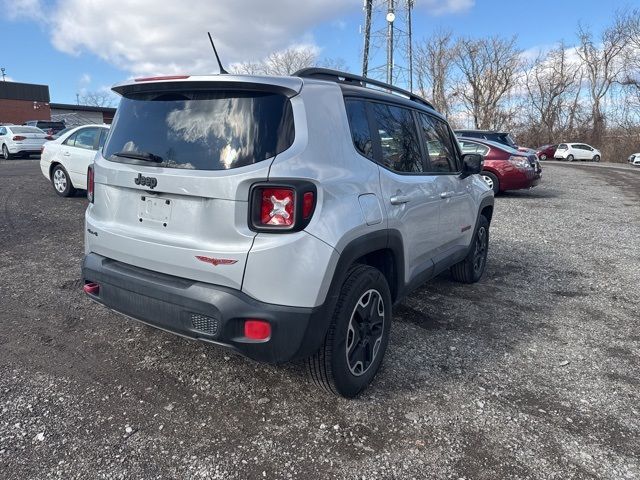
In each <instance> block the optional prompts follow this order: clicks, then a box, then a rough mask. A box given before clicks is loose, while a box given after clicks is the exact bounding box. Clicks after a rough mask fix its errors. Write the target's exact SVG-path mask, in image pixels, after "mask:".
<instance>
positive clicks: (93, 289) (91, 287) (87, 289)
mask: <svg viewBox="0 0 640 480" xmlns="http://www.w3.org/2000/svg"><path fill="white" fill-rule="evenodd" d="M82 290H84V293H88V294H89V295H98V293H99V292H100V285H98V284H97V283H93V282H91V283H87V284H85V286H84V287H82Z"/></svg>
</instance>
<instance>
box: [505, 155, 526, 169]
mask: <svg viewBox="0 0 640 480" xmlns="http://www.w3.org/2000/svg"><path fill="white" fill-rule="evenodd" d="M509 163H511V164H512V165H513V166H514V167H516V168H519V169H520V170H526V169H528V168H531V164H529V159H528V158H527V157H521V156H519V155H512V156H511V157H509Z"/></svg>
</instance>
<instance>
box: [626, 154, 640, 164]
mask: <svg viewBox="0 0 640 480" xmlns="http://www.w3.org/2000/svg"><path fill="white" fill-rule="evenodd" d="M629 163H630V164H631V165H638V166H640V153H634V154H633V155H631V156H630V157H629Z"/></svg>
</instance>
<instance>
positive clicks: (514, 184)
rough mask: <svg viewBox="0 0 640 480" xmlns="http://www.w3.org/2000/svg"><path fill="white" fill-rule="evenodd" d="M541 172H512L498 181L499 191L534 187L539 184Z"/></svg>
mask: <svg viewBox="0 0 640 480" xmlns="http://www.w3.org/2000/svg"><path fill="white" fill-rule="evenodd" d="M541 178H542V172H539V173H534V172H533V171H529V170H528V171H526V172H523V171H520V170H514V171H511V172H509V173H508V174H506V175H504V176H503V177H502V178H499V180H500V190H503V191H504V190H520V189H523V188H531V187H535V186H536V185H538V184H539V183H540V180H541Z"/></svg>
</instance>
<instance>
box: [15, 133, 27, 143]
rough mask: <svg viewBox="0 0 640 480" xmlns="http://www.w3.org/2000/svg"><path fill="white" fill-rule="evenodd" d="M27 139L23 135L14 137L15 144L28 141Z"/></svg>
mask: <svg viewBox="0 0 640 480" xmlns="http://www.w3.org/2000/svg"><path fill="white" fill-rule="evenodd" d="M26 139H27V137H23V136H22V135H14V136H13V141H14V142H19V141H21V140H26Z"/></svg>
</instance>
